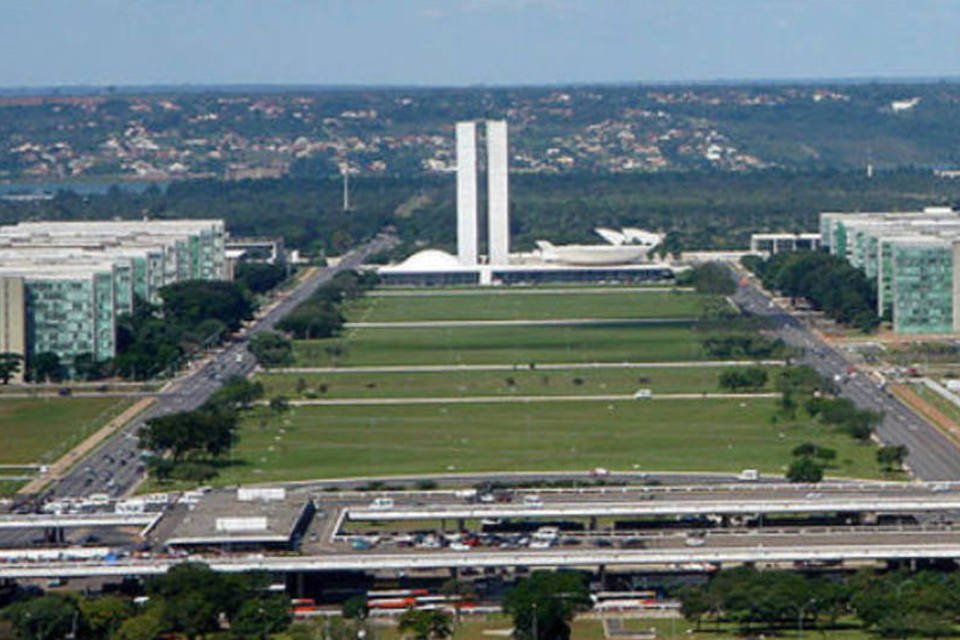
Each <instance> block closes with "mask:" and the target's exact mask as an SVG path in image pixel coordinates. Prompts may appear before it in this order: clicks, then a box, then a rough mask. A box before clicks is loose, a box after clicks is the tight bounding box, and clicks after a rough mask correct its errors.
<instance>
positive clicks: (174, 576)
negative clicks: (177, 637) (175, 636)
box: [147, 563, 251, 639]
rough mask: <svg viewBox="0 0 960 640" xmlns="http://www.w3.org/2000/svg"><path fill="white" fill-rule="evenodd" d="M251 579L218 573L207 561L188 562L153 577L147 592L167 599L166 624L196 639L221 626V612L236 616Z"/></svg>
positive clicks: (164, 607)
mask: <svg viewBox="0 0 960 640" xmlns="http://www.w3.org/2000/svg"><path fill="white" fill-rule="evenodd" d="M250 580H251V579H250V578H249V577H247V576H237V575H222V574H219V573H216V572H215V571H213V570H212V569H210V567H208V566H207V565H204V564H199V563H185V564H179V565H176V566H174V567H172V568H171V569H170V570H169V571H167V573H165V574H164V575H161V576H157V577H155V578H153V579H151V580H150V581H149V582H148V583H147V593H148V594H149V595H150V597H151V598H157V599H160V600H162V601H163V603H164V606H163V613H162V617H161V620H162V622H163V626H164V627H165V628H166V629H169V630H171V631H177V632H180V633H183V634H184V635H186V636H187V637H188V638H191V639H193V638H196V637H198V636H200V635H203V634H206V633H211V632H214V631H217V630H219V628H220V616H221V614H222V615H225V616H226V617H227V618H228V619H232V618H233V616H234V615H235V614H236V613H237V611H239V609H240V607H241V606H242V605H243V603H244V601H245V600H247V599H248V598H249V596H250V595H251V594H250V591H251V589H250V586H251V585H250V584H249V581H250Z"/></svg>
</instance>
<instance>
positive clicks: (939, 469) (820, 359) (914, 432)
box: [734, 283, 960, 480]
mask: <svg viewBox="0 0 960 640" xmlns="http://www.w3.org/2000/svg"><path fill="white" fill-rule="evenodd" d="M734 299H735V301H736V302H737V304H739V305H740V306H741V308H743V309H744V310H746V311H748V312H750V313H753V314H755V315H759V316H764V317H767V318H769V319H770V320H771V321H772V322H773V324H774V326H775V330H776V332H777V334H778V335H779V336H780V337H781V338H782V339H783V340H784V342H786V343H787V344H788V345H790V346H792V347H797V348H798V349H802V350H803V352H804V355H803V356H802V357H801V358H799V359H798V362H799V363H800V364H808V365H810V366H812V367H813V368H814V369H816V370H817V372H818V373H820V375H822V376H824V377H825V378H828V379H834V377H835V376H840V377H841V378H844V379H845V381H844V382H842V383H840V392H841V395H843V396H844V397H846V398H849V399H850V400H852V401H853V402H855V403H856V404H857V406H859V407H861V408H863V409H870V410H872V411H882V412H883V414H884V418H883V422H882V423H881V424H880V426H879V427H878V429H877V435H878V436H879V437H880V439H881V440H882V441H883V442H884V443H885V444H893V445H901V444H903V445H906V446H907V448H908V449H909V450H910V454H909V456H908V459H907V464H908V465H909V467H910V469H911V470H912V471H913V473H914V474H915V475H916V476H917V477H918V478H920V479H922V480H960V449H958V448H957V446H956V445H955V444H954V443H953V442H952V441H951V440H950V439H949V438H948V437H947V436H945V435H944V434H943V433H942V432H941V431H939V430H938V429H937V428H936V427H934V426H933V425H931V424H930V423H928V422H926V421H925V420H924V419H923V418H921V417H920V416H918V415H917V414H916V413H914V412H913V411H912V410H911V409H909V408H908V407H907V406H906V405H904V404H903V403H902V402H900V401H899V400H898V399H896V398H895V397H893V396H892V395H890V394H888V393H887V392H886V391H884V390H883V389H881V388H880V386H879V384H878V382H877V381H875V380H872V379H871V378H870V377H869V376H866V375H863V374H856V375H854V376H852V377H849V378H848V379H847V378H846V376H845V374H846V371H847V368H848V367H849V366H850V362H849V361H848V360H847V359H846V358H844V357H843V355H842V354H841V353H839V352H838V351H837V350H836V349H834V348H833V347H831V346H830V345H828V344H826V343H825V342H823V341H822V340H821V339H820V338H819V337H818V336H817V335H816V334H814V333H813V332H812V331H810V330H809V329H808V328H807V327H806V326H805V325H804V324H803V322H802V321H800V320H799V319H797V318H796V317H794V316H792V315H790V314H789V313H787V312H786V311H785V310H784V309H782V308H781V307H780V306H778V305H776V304H774V303H773V301H772V300H771V299H770V297H769V296H768V295H767V294H765V293H764V292H763V291H762V290H760V289H759V288H758V287H756V286H755V285H753V284H750V283H741V284H740V286H739V288H738V290H737V293H736V295H735V297H734Z"/></svg>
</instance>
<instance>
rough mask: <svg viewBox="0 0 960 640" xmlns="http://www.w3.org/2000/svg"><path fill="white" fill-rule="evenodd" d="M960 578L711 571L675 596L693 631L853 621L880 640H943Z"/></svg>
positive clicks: (959, 603) (956, 606)
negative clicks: (708, 626) (706, 625)
mask: <svg viewBox="0 0 960 640" xmlns="http://www.w3.org/2000/svg"><path fill="white" fill-rule="evenodd" d="M958 590H960V575H958V574H956V573H938V572H933V571H921V572H918V573H912V574H911V573H907V572H903V571H899V572H892V573H877V572H874V571H871V570H863V571H860V572H859V573H857V574H855V575H854V576H852V577H850V578H846V579H844V578H840V577H829V578H828V577H819V576H815V575H812V576H806V575H802V574H799V573H793V572H788V571H757V570H756V569H754V568H752V567H746V566H745V567H739V568H736V569H728V570H726V569H725V570H722V571H719V572H717V573H716V574H714V575H713V577H711V579H710V581H709V582H707V583H706V584H705V585H702V586H695V587H688V588H685V589H683V590H682V591H681V592H680V597H681V601H682V612H683V615H684V616H685V617H686V618H687V619H688V620H691V621H694V622H696V624H697V627H698V628H699V627H700V626H701V624H702V623H703V621H704V619H705V618H706V619H708V620H712V622H714V623H715V624H716V625H717V626H718V628H719V625H720V624H721V623H728V624H734V625H736V627H738V628H739V630H740V631H741V632H742V633H746V634H754V633H759V632H767V633H776V632H777V631H779V630H783V629H789V628H796V629H802V628H806V629H811V630H823V631H825V630H827V629H829V628H831V627H834V626H836V625H837V622H838V620H840V619H841V618H844V617H848V616H854V617H856V618H857V619H858V620H859V621H860V623H861V624H862V626H863V627H864V628H865V629H866V630H868V631H872V632H875V633H878V634H879V635H881V636H883V637H899V638H904V637H908V636H910V637H917V636H919V637H930V638H937V637H944V636H948V635H952V634H953V630H954V624H955V623H956V621H957V619H958V618H960V599H958V598H957V595H956V594H957V593H958V592H960V591H958Z"/></svg>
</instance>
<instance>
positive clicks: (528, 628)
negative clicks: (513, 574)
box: [503, 571, 590, 640]
mask: <svg viewBox="0 0 960 640" xmlns="http://www.w3.org/2000/svg"><path fill="white" fill-rule="evenodd" d="M589 606H590V598H589V596H588V593H587V588H586V585H585V584H584V580H583V577H582V576H581V575H580V574H578V573H568V572H547V571H536V572H534V573H533V574H532V575H531V576H530V577H529V578H526V579H523V580H520V581H519V582H517V586H516V587H514V588H513V589H511V590H510V591H508V592H507V595H506V597H505V598H504V601H503V610H504V612H505V613H507V614H509V615H510V616H512V618H513V626H514V637H515V638H517V639H518V640H568V639H569V638H570V622H571V620H573V616H574V614H575V613H576V612H578V611H582V610H585V609H587V608H588V607H589ZM534 630H535V631H534Z"/></svg>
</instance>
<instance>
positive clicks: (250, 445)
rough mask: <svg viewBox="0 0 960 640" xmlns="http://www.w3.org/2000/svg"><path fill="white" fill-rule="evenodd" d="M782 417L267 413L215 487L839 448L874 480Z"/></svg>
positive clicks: (822, 434)
mask: <svg viewBox="0 0 960 640" xmlns="http://www.w3.org/2000/svg"><path fill="white" fill-rule="evenodd" d="M774 411H775V401H774V400H772V399H751V400H722V399H710V400H696V401H669V400H662V401H646V402H645V401H624V402H611V403H608V402H596V401H592V402H578V401H571V402H557V403H537V402H531V403H526V404H519V405H518V404H504V405H498V404H482V403H481V404H458V405H442V404H437V405H406V406H404V405H395V406H377V407H362V406H357V407H350V406H346V407H344V406H337V407H317V406H314V407H296V408H293V409H291V410H290V411H289V412H288V413H285V414H282V415H281V416H276V415H271V414H270V413H269V411H268V410H267V409H266V408H263V409H258V410H256V411H255V412H253V413H252V414H249V415H248V416H247V417H246V418H245V419H244V420H243V425H242V428H241V433H240V442H239V444H238V446H237V448H236V450H235V451H234V452H233V455H232V459H233V461H234V465H233V466H228V467H226V468H224V469H222V473H221V475H220V477H219V478H218V479H217V482H218V483H220V484H226V485H229V484H234V483H243V482H266V481H280V480H305V479H310V478H325V477H326V478H330V477H356V476H369V475H393V474H424V473H448V472H451V471H466V472H469V471H473V472H481V471H520V470H524V471H537V470H570V471H575V470H587V469H591V468H594V467H598V466H599V467H607V468H611V469H643V470H667V471H670V470H672V471H683V470H687V471H692V470H700V471H726V472H736V471H740V470H742V469H744V468H757V469H761V470H763V471H765V472H769V473H777V474H780V473H782V471H783V467H784V465H786V464H788V463H789V462H790V459H791V450H792V449H793V448H794V447H795V446H796V445H798V444H800V443H802V442H807V441H813V442H816V443H818V444H820V445H822V446H827V447H831V448H835V449H836V450H837V459H836V465H835V467H836V468H832V469H828V473H831V474H836V475H845V476H856V477H877V476H878V469H877V464H876V461H875V459H874V456H875V448H874V446H873V445H872V444H870V445H861V444H857V443H855V442H854V441H853V440H852V439H850V438H849V437H848V436H846V435H841V434H837V433H836V432H835V431H833V430H831V429H827V428H825V427H823V426H821V425H819V424H817V423H814V422H811V421H803V422H800V423H795V424H791V425H786V424H771V420H770V418H771V416H772V415H773V414H774ZM237 463H239V464H237Z"/></svg>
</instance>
